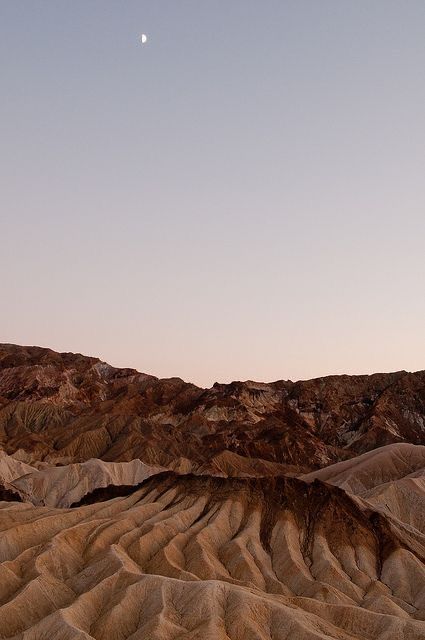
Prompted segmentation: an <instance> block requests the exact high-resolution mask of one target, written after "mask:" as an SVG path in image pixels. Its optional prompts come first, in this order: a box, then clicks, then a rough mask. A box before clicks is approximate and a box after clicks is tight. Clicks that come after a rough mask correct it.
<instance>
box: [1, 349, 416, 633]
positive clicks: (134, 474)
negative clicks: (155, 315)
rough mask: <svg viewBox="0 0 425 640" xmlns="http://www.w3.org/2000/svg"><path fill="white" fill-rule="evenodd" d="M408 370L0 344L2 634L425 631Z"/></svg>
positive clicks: (413, 387) (413, 410)
mask: <svg viewBox="0 0 425 640" xmlns="http://www.w3.org/2000/svg"><path fill="white" fill-rule="evenodd" d="M424 424H425V373H424V372H418V373H405V372H398V373H392V374H376V375H373V376H331V377H327V378H320V379H317V380H311V381H305V382H297V383H294V382H291V381H279V382H274V383H270V384H264V383H257V382H234V383H232V384H229V385H221V384H216V385H214V386H213V387H212V388H211V389H200V388H198V387H196V386H195V385H192V384H187V383H185V382H183V381H182V380H180V379H170V380H159V379H157V378H155V377H153V376H149V375H146V374H141V373H138V372H137V371H134V370H132V369H116V368H114V367H111V366H109V365H107V364H105V363H103V362H100V361H99V360H97V359H95V358H88V357H85V356H82V355H78V354H77V355H75V354H58V353H55V352H53V351H50V350H48V349H41V348H37V347H18V346H13V345H3V346H2V347H1V348H0V638H4V639H6V638H7V639H9V640H330V639H334V640H425V562H424V561H425V428H424Z"/></svg>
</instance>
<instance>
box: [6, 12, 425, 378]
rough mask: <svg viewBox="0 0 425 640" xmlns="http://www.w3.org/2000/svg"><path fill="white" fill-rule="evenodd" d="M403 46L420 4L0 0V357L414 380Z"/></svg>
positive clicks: (421, 183)
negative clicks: (43, 350)
mask: <svg viewBox="0 0 425 640" xmlns="http://www.w3.org/2000/svg"><path fill="white" fill-rule="evenodd" d="M142 33H146V34H147V36H148V41H147V43H146V44H145V45H142V44H141V42H140V36H141V34H142ZM424 33H425V3H424V2H423V0H409V1H408V2H406V1H405V0H399V1H394V0H373V2H371V1H370V0H356V1H354V0H351V1H348V0H320V2H317V0H267V1H266V2H264V1H263V0H232V1H231V2H229V0H202V1H200V0H178V1H176V0H138V1H133V0H126V1H125V2H124V1H121V0H114V1H111V0H84V1H82V0H73V1H72V2H69V1H68V0H42V1H40V0H31V1H29V0H27V1H23V0H3V2H1V3H0V81H1V83H0V91H1V99H0V134H1V137H0V139H1V152H0V176H1V183H2V187H1V189H0V216H1V221H0V229H1V236H0V237H1V251H0V269H1V292H2V295H1V303H2V304H1V313H0V341H2V342H13V343H18V344H26V345H40V346H47V347H50V348H53V349H55V350H59V351H73V352H80V353H85V354H87V355H94V356H98V357H100V358H102V359H103V360H106V361H108V362H110V363H111V364H113V365H116V366H129V367H135V368H137V369H138V370H140V371H144V372H148V373H151V374H154V375H157V376H160V377H171V376H179V377H182V378H183V379H185V380H188V381H191V382H194V383H196V384H199V385H201V386H210V385H211V384H213V383H214V382H215V381H221V382H229V381H231V380H235V379H236V380H247V379H251V380H262V381H272V380H277V379H292V380H296V379H306V378H311V377H318V376H322V375H328V374H333V373H371V372H375V371H393V370H400V369H405V370H410V371H413V370H418V369H424V368H425V332H424V328H425V295H424V293H425V252H424V243H425V179H424V178H425V38H424Z"/></svg>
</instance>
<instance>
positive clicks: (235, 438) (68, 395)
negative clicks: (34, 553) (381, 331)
mask: <svg viewBox="0 0 425 640" xmlns="http://www.w3.org/2000/svg"><path fill="white" fill-rule="evenodd" d="M396 442H410V443H413V444H425V372H424V371H420V372H417V373H406V372H398V373H390V374H375V375H372V376H330V377H326V378H318V379H316V380H309V381H304V382H295V383H294V382H291V381H278V382H273V383H269V384H264V383H258V382H233V383H231V384H228V385H224V384H215V385H214V386H213V387H212V388H211V389H200V388H198V387H196V386H195V385H193V384H188V383H185V382H183V381H182V380H180V379H178V378H172V379H157V378H155V377H153V376H149V375H146V374H141V373H138V372H137V371H135V370H133V369H116V368H114V367H111V366H110V365H108V364H106V363H104V362H101V361H99V360H97V359H96V358H88V357H85V356H82V355H78V354H77V355H75V354H70V353H62V354H60V353H55V352H54V351H51V350H49V349H41V348H38V347H18V346H14V345H2V346H1V347H0V445H1V446H3V447H4V449H5V450H6V451H7V452H8V453H15V452H16V451H17V450H22V455H21V457H22V460H23V461H25V462H28V463H30V464H31V463H32V462H34V461H41V460H44V461H46V462H50V463H56V462H59V463H64V462H83V461H85V460H88V459H90V458H100V459H102V460H105V461H111V462H117V461H130V460H132V459H135V458H139V459H141V460H143V461H144V462H146V463H148V464H159V465H164V466H167V465H169V464H172V465H173V467H174V468H175V466H176V464H177V462H176V461H180V463H181V464H182V465H183V466H184V465H186V468H187V466H188V461H189V466H192V467H193V468H198V467H199V466H201V465H205V464H206V463H209V462H210V461H212V460H214V459H217V456H220V455H221V454H222V453H223V452H232V453H236V454H238V456H239V457H241V458H248V459H253V458H261V459H263V460H265V461H269V462H275V463H279V464H281V465H287V466H288V465H289V467H288V469H290V468H291V466H292V468H293V467H295V468H297V469H298V468H303V469H305V470H308V469H315V468H319V467H323V466H324V465H327V464H330V463H332V462H337V461H340V460H344V459H347V458H350V457H353V456H355V455H357V454H359V453H363V452H366V451H369V450H371V449H374V448H376V447H379V446H383V445H386V444H390V443H396Z"/></svg>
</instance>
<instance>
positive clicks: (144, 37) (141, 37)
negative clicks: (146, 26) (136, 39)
mask: <svg viewBox="0 0 425 640" xmlns="http://www.w3.org/2000/svg"><path fill="white" fill-rule="evenodd" d="M140 41H141V43H142V44H146V43H147V41H148V36H147V35H146V33H142V35H141V36H140Z"/></svg>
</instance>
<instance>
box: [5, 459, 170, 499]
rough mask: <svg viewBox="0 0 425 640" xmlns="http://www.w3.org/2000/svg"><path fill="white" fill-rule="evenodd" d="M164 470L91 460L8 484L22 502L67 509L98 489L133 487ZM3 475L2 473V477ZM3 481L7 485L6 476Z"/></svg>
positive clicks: (31, 474)
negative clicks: (114, 486) (122, 486)
mask: <svg viewBox="0 0 425 640" xmlns="http://www.w3.org/2000/svg"><path fill="white" fill-rule="evenodd" d="M8 457H9V456H3V457H0V465H1V462H2V460H5V459H6V458H8ZM5 466H6V465H5ZM24 467H28V465H23V466H22V469H20V470H21V471H23V470H25V469H24ZM28 468H29V469H31V467H28ZM164 470H165V469H163V468H161V467H153V466H149V465H146V464H144V463H143V462H141V461H140V460H132V461H131V462H104V461H103V460H96V459H94V460H88V461H87V462H82V463H75V464H69V465H65V466H61V467H46V468H44V469H41V470H38V469H31V471H29V472H28V471H27V472H26V473H25V475H22V476H21V477H15V478H10V480H9V484H10V488H11V489H12V490H14V491H17V492H18V493H19V494H20V495H21V497H22V498H23V499H24V500H26V501H28V502H32V503H33V504H34V505H36V506H41V505H45V506H50V507H70V506H71V505H72V504H74V503H75V502H79V501H80V500H81V498H82V497H83V496H85V495H86V494H87V493H90V492H91V491H94V490H95V489H98V488H100V487H107V486H108V485H117V486H120V485H137V484H140V483H141V482H142V481H143V480H145V479H146V478H148V477H149V476H151V475H153V474H155V473H160V472H161V471H164ZM17 471H18V469H17V468H14V469H13V472H14V473H15V472H17ZM6 475H7V474H6V473H5V474H4V476H6ZM10 475H11V474H9V476H10ZM12 475H13V474H12ZM2 477H3V469H2V467H1V466H0V480H2ZM4 481H5V482H7V479H6V477H5V478H4Z"/></svg>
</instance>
